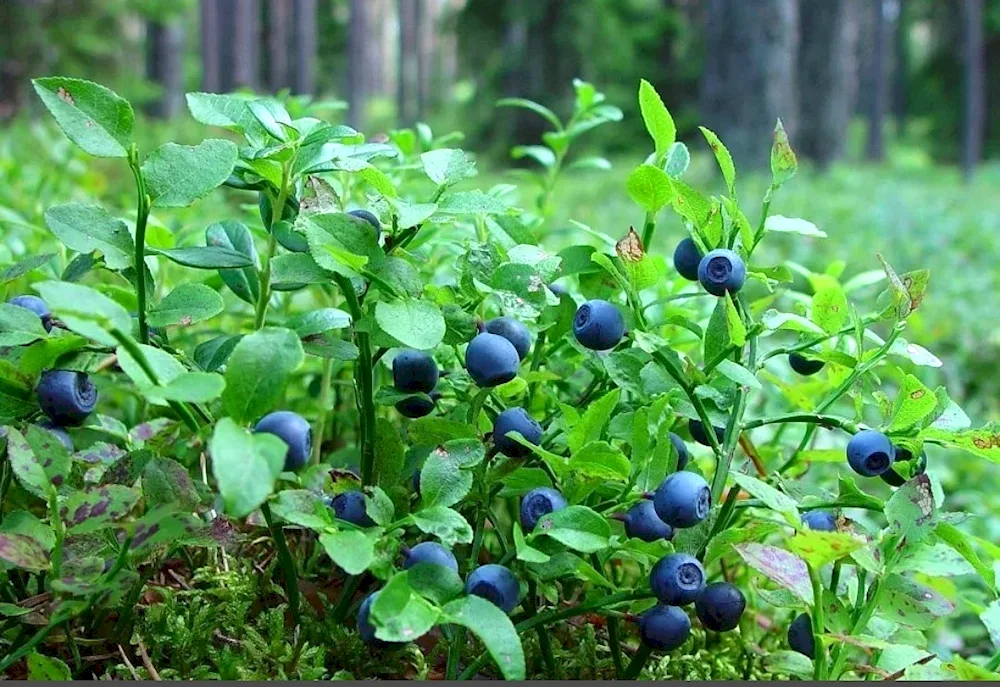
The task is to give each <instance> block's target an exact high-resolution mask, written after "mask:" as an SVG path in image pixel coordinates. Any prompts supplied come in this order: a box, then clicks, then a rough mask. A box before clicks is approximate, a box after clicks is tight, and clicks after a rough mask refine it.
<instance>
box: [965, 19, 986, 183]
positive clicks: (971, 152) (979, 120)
mask: <svg viewBox="0 0 1000 687" xmlns="http://www.w3.org/2000/svg"><path fill="white" fill-rule="evenodd" d="M962 22H963V25H964V31H963V33H964V39H965V40H964V41H962V46H963V52H964V55H963V57H964V66H965V79H964V81H965V111H964V117H963V125H962V129H963V131H962V174H963V176H964V177H965V180H966V181H969V180H971V179H972V175H973V173H974V172H975V170H976V166H977V165H978V164H979V161H980V159H982V155H983V129H984V127H985V125H986V93H985V90H986V52H985V49H984V41H983V0H963V2H962Z"/></svg>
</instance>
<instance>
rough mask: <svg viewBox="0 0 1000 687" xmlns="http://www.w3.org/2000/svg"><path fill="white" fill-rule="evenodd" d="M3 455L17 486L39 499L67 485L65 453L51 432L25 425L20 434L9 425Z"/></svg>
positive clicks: (66, 456)
mask: <svg viewBox="0 0 1000 687" xmlns="http://www.w3.org/2000/svg"><path fill="white" fill-rule="evenodd" d="M7 458H8V460H9V461H10V466H11V468H12V469H13V470H14V475H16V476H17V479H18V481H19V482H20V483H21V486H22V487H24V488H25V489H26V490H27V491H29V492H30V493H32V494H34V495H35V496H37V497H38V498H40V499H43V500H46V501H47V500H48V499H49V496H50V495H51V494H52V493H53V491H56V490H59V489H60V488H61V487H64V486H68V480H69V475H70V467H71V466H70V458H69V454H68V453H67V451H66V449H65V447H63V445H62V444H61V443H60V442H59V440H58V439H57V438H56V436H55V435H54V434H52V433H51V432H47V431H46V430H44V429H42V428H40V427H37V426H35V425H29V426H28V427H27V428H25V430H24V434H21V433H20V432H18V431H17V430H16V429H14V428H13V427H9V428H8V429H7Z"/></svg>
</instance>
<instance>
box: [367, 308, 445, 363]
mask: <svg viewBox="0 0 1000 687" xmlns="http://www.w3.org/2000/svg"><path fill="white" fill-rule="evenodd" d="M375 321H376V322H377V323H378V326H379V327H381V328H382V331H384V332H385V333H386V334H388V335H389V336H391V337H393V338H394V339H396V340H397V341H399V342H400V343H402V344H403V345H405V346H409V347H410V348H416V349H418V350H422V351H429V350H431V349H433V348H434V347H436V346H437V345H438V344H439V343H441V341H442V339H444V333H445V323H444V316H443V315H441V311H440V310H439V309H438V307H437V306H436V305H434V304H433V303H431V302H430V301H425V300H399V301H380V302H379V303H377V304H376V305H375Z"/></svg>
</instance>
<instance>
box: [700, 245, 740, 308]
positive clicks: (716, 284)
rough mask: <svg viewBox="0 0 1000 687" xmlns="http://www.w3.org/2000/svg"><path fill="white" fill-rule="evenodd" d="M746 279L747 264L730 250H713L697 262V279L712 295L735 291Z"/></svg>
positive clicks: (722, 294)
mask: <svg viewBox="0 0 1000 687" xmlns="http://www.w3.org/2000/svg"><path fill="white" fill-rule="evenodd" d="M746 280H747V266H746V264H744V262H743V258H741V257H740V256H739V255H737V254H736V253H734V252H733V251H731V250H726V249H725V248H719V249H717V250H713V251H711V252H709V253H706V254H705V257H703V258H702V259H701V262H700V263H698V281H700V282H701V285H702V286H703V287H705V290H706V291H708V292H709V293H710V294H712V295H713V296H724V295H726V293H727V292H729V293H736V292H737V291H739V290H740V289H742V288H743V283H744V282H745V281H746Z"/></svg>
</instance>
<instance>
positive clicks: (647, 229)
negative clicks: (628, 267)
mask: <svg viewBox="0 0 1000 687" xmlns="http://www.w3.org/2000/svg"><path fill="white" fill-rule="evenodd" d="M655 232H656V215H654V214H653V213H652V212H647V213H646V221H645V222H643V225H642V247H643V249H644V250H646V251H648V250H649V246H650V244H651V243H653V234H654V233H655Z"/></svg>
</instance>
